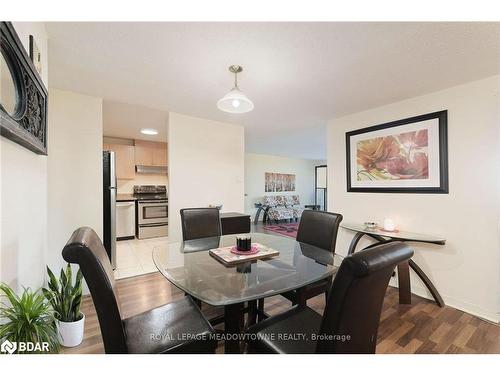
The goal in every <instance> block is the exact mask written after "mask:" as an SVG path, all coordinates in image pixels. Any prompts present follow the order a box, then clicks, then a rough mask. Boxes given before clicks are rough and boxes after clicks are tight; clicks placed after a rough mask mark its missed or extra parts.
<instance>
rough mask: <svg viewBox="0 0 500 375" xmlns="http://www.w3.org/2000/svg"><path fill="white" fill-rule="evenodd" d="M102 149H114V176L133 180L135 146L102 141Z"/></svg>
mask: <svg viewBox="0 0 500 375" xmlns="http://www.w3.org/2000/svg"><path fill="white" fill-rule="evenodd" d="M103 150H104V151H114V153H115V160H116V166H115V168H116V178H117V179H119V180H133V179H134V178H135V148H134V146H132V145H125V144H118V143H104V144H103Z"/></svg>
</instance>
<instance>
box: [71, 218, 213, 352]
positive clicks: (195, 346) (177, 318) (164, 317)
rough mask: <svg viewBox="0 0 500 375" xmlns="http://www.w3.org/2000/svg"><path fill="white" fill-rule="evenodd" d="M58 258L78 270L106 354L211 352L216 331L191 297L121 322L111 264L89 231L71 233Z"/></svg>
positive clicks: (88, 229)
mask: <svg viewBox="0 0 500 375" xmlns="http://www.w3.org/2000/svg"><path fill="white" fill-rule="evenodd" d="M62 256H63V258H64V260H66V261H67V262H69V263H75V264H78V265H79V266H80V269H81V270H82V273H83V277H84V278H85V281H86V282H87V285H88V287H89V289H90V294H91V296H92V300H93V301H94V306H95V309H96V312H97V317H98V319H99V326H100V328H101V335H102V339H103V342H104V349H105V352H106V353H151V354H152V353H214V352H215V347H216V345H217V342H216V341H215V340H214V336H213V333H214V330H213V328H212V326H211V325H210V324H209V323H208V321H207V320H206V319H205V317H204V316H203V315H202V314H201V312H200V309H199V308H198V306H197V305H196V304H195V303H194V302H193V301H192V299H191V298H190V297H184V298H182V299H180V300H178V301H175V302H172V303H169V304H166V305H163V306H159V307H157V308H154V309H152V310H148V311H145V312H143V313H140V314H138V315H134V316H131V317H129V318H125V319H123V318H122V313H121V309H120V301H119V299H118V295H117V293H116V284H115V278H114V276H113V270H112V267H111V263H110V261H109V257H108V255H107V253H106V250H105V249H104V246H103V244H102V242H101V240H100V239H99V237H98V236H97V234H96V233H95V231H94V230H93V229H91V228H86V227H83V228H79V229H77V230H76V231H75V232H73V235H72V236H71V237H70V239H69V241H68V242H67V244H66V246H65V247H64V249H63V251H62ZM183 335H184V336H183ZM195 336H196V337H197V339H193V338H194V337H195Z"/></svg>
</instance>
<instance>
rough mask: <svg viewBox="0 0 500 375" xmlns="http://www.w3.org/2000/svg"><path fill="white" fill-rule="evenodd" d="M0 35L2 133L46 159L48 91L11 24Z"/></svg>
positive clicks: (1, 27)
mask: <svg viewBox="0 0 500 375" xmlns="http://www.w3.org/2000/svg"><path fill="white" fill-rule="evenodd" d="M0 31H1V36H0V38H1V39H0V52H1V53H0V133H1V135H2V136H3V137H6V138H8V139H10V140H11V141H13V142H16V143H18V144H20V145H21V146H23V147H26V148H27V149H29V150H31V151H33V152H35V153H37V154H41V155H47V89H46V88H45V85H44V84H43V81H42V79H41V78H40V76H39V74H38V72H37V71H36V69H35V67H34V65H33V62H32V61H31V60H30V58H29V56H28V54H27V53H26V50H25V49H24V47H23V45H22V43H21V41H20V40H19V37H18V36H17V33H16V31H15V30H14V27H13V26H12V24H11V23H10V22H0Z"/></svg>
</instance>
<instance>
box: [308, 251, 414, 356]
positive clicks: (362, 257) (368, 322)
mask: <svg viewBox="0 0 500 375" xmlns="http://www.w3.org/2000/svg"><path fill="white" fill-rule="evenodd" d="M412 256H413V250H411V249H410V248H409V247H408V246H407V245H406V244H405V243H403V242H392V243H387V244H381V245H378V246H374V247H372V248H370V249H366V250H361V251H359V252H357V253H355V254H353V255H350V256H348V257H346V258H345V259H344V260H343V261H342V264H341V265H340V268H339V270H338V272H337V275H336V276H335V278H334V281H333V284H332V286H331V289H330V292H329V293H328V299H327V304H326V308H325V311H324V314H323V320H322V324H321V329H320V332H319V337H320V338H321V339H319V340H318V342H317V346H316V351H317V352H318V353H358V354H363V353H375V348H376V345H377V331H378V326H379V321H380V314H381V311H382V304H383V301H384V296H385V292H386V290H387V286H388V284H389V279H390V278H391V275H392V273H393V272H394V268H395V267H396V265H397V264H399V263H401V262H404V261H407V260H408V259H410V258H411V257H412ZM335 335H337V336H335ZM332 338H333V339H332Z"/></svg>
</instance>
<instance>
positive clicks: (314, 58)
mask: <svg viewBox="0 0 500 375" xmlns="http://www.w3.org/2000/svg"><path fill="white" fill-rule="evenodd" d="M47 31H48V34H49V38H50V39H49V58H50V65H49V75H50V84H51V86H54V87H58V88H61V89H67V90H73V91H78V92H82V93H87V94H90V95H96V96H101V97H103V98H105V99H106V100H110V101H118V102H124V103H131V104H135V105H141V106H146V107H151V108H156V109H161V110H169V111H175V112H181V113H185V114H190V115H193V116H199V117H204V118H208V119H214V120H219V121H228V122H235V123H239V124H242V125H244V126H245V137H246V150H247V151H249V152H259V153H270V154H278V155H285V156H296V157H304V158H309V159H324V158H326V141H325V136H326V134H325V125H326V122H327V120H329V119H331V118H333V117H337V116H340V115H344V114H348V113H353V112H357V111H361V110H365V109H368V108H372V107H375V106H379V105H384V104H388V103H391V102H394V101H398V100H402V99H405V98H409V97H413V96H417V95H421V94H425V93H428V92H432V91H435V90H439V89H443V88H446V87H451V86H454V85H457V84H460V83H463V82H467V81H472V80H476V79H480V78H483V77H486V76H490V75H494V74H498V73H499V72H500V23H184V22H182V23H91V22H89V23H47ZM230 64H240V65H242V66H243V67H244V72H243V73H242V74H241V76H240V78H239V83H240V88H241V89H242V90H243V91H244V92H245V93H246V94H247V95H248V96H249V97H250V98H251V99H252V100H253V102H254V103H255V110H254V111H252V112H250V113H248V114H243V115H229V114H226V113H223V112H220V111H219V110H218V109H217V107H216V102H217V100H218V99H219V98H220V97H222V96H223V95H224V94H226V92H227V91H228V90H229V89H230V88H231V86H232V76H231V75H230V74H229V72H228V71H227V67H228V66H229V65H230Z"/></svg>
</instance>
